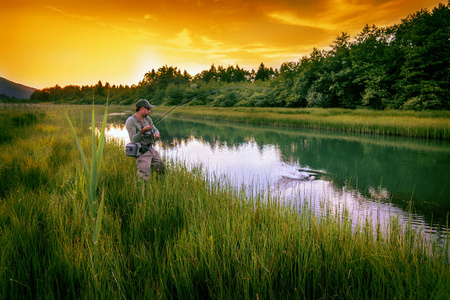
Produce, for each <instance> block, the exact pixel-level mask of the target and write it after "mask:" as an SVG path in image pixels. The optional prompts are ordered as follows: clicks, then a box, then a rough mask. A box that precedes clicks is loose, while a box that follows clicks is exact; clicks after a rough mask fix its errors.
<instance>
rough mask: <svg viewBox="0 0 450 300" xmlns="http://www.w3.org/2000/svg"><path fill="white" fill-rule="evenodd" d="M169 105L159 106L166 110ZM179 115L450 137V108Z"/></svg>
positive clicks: (211, 110)
mask: <svg viewBox="0 0 450 300" xmlns="http://www.w3.org/2000/svg"><path fill="white" fill-rule="evenodd" d="M170 109H171V108H170V107H158V108H157V109H155V112H157V113H160V114H163V113H164V112H166V111H169V110H170ZM173 115H174V116H176V117H178V118H183V117H187V118H193V119H209V120H220V121H231V122H239V123H248V124H258V125H270V126H277V127H293V128H307V129H321V130H329V131H340V132H347V133H367V134H378V135H395V136H407V137H414V138H425V139H442V140H448V139H450V112H448V111H424V112H415V111H399V110H393V111H374V110H367V109H358V110H350V109H321V108H308V109H289V108H245V107H239V108H235V107H233V108H220V107H192V106H187V107H186V106H185V107H181V108H178V109H176V110H173Z"/></svg>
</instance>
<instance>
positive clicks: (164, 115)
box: [153, 86, 243, 125]
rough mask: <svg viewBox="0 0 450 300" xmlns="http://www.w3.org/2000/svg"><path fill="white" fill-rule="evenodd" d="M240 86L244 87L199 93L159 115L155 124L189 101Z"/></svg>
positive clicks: (229, 88)
mask: <svg viewBox="0 0 450 300" xmlns="http://www.w3.org/2000/svg"><path fill="white" fill-rule="evenodd" d="M239 88H243V87H240V86H233V87H226V88H221V89H216V90H212V91H209V92H206V93H203V94H200V95H198V96H195V97H193V98H191V99H189V100H186V101H184V102H182V103H180V104H178V105H177V106H175V107H173V108H171V109H170V110H169V111H167V112H166V113H164V114H163V115H161V116H159V117H158V119H156V121H155V122H153V124H154V125H156V124H158V123H161V122H162V121H164V119H166V118H167V117H168V116H170V115H171V114H172V113H173V111H174V110H176V109H177V108H180V107H182V106H184V105H186V104H188V103H189V102H192V101H194V100H195V99H200V98H203V97H206V96H208V95H211V94H215V93H218V92H220V91H224V90H231V89H239Z"/></svg>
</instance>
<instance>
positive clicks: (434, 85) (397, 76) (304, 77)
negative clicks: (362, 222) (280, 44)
mask: <svg viewBox="0 0 450 300" xmlns="http://www.w3.org/2000/svg"><path fill="white" fill-rule="evenodd" d="M224 88H226V89H225V90H222V91H221V92H219V93H213V94H211V95H208V96H207V97H202V98H198V99H196V100H195V101H193V102H192V104H193V105H210V106H221V107H231V106H249V107H252V106H258V107H324V108H329V107H342V108H371V109H408V110H423V109H433V110H439V109H450V1H449V2H448V3H447V5H444V4H442V3H441V4H439V5H438V6H437V7H435V8H434V9H432V10H431V11H430V10H425V9H423V10H420V11H418V12H416V13H414V14H411V15H409V16H408V17H406V18H405V19H403V20H401V23H400V24H396V25H393V26H389V27H385V28H379V27H377V26H375V25H366V26H365V27H364V28H363V29H362V31H361V32H360V33H359V34H357V35H356V36H354V37H351V36H350V35H349V34H347V33H345V32H343V33H342V34H341V35H339V36H337V37H336V38H335V40H334V41H332V43H331V45H330V48H329V49H327V50H319V49H313V51H312V52H311V53H310V54H309V55H308V56H305V57H302V58H301V59H299V61H293V62H285V63H283V64H282V65H281V66H280V68H279V70H278V69H275V70H274V69H272V68H267V67H266V66H265V65H264V63H261V65H260V66H259V68H258V69H257V70H251V71H248V70H244V69H242V68H240V67H239V66H238V65H236V66H228V67H223V66H217V67H216V66H214V65H212V66H211V67H210V69H209V70H204V71H202V72H201V73H199V74H197V75H195V76H191V75H190V74H189V73H187V72H186V71H184V72H181V70H179V69H178V68H177V67H172V66H167V65H166V66H162V67H160V68H159V69H158V70H157V71H155V70H154V69H153V70H151V71H149V72H148V73H146V74H145V75H144V78H143V79H142V81H140V82H139V83H138V84H137V85H132V86H123V85H120V86H116V85H113V86H111V85H110V84H109V83H107V82H106V83H105V84H103V83H102V82H101V81H99V82H98V83H97V84H96V85H94V86H81V87H80V86H74V85H70V86H65V87H60V86H59V85H56V86H55V87H51V88H45V89H42V90H37V91H35V92H34V93H33V94H32V95H31V98H30V99H31V100H33V101H36V102H58V103H60V102H64V103H78V104H83V103H92V100H93V99H95V103H99V104H100V103H104V102H106V98H107V97H109V103H113V104H120V105H129V104H132V103H134V102H135V101H136V100H137V99H139V98H146V99H148V100H149V101H150V102H151V103H152V104H155V105H177V104H180V103H182V102H184V101H186V100H188V99H191V98H193V97H195V96H198V95H201V94H203V93H208V92H211V91H214V90H216V89H224Z"/></svg>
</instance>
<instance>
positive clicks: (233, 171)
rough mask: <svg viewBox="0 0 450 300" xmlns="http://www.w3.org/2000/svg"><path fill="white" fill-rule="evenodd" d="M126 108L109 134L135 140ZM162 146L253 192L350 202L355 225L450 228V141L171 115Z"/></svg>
mask: <svg viewBox="0 0 450 300" xmlns="http://www.w3.org/2000/svg"><path fill="white" fill-rule="evenodd" d="M126 118H127V116H126V115H114V116H110V117H109V122H110V124H109V126H108V129H107V136H109V137H114V138H119V139H121V140H122V143H124V144H126V143H128V142H129V138H128V134H127V132H126V130H125V128H124V123H125V120H126ZM158 129H159V131H160V132H161V140H160V141H159V142H158V143H157V145H156V146H155V147H156V148H157V149H158V151H159V152H160V154H161V155H162V156H163V157H165V158H166V159H175V160H177V161H184V162H186V164H187V165H188V166H190V167H194V166H199V165H201V166H202V167H203V169H204V170H206V171H207V172H208V174H209V176H210V177H211V178H213V177H216V178H217V177H221V176H226V177H227V178H228V180H229V182H230V183H231V184H232V185H234V186H236V188H245V189H246V190H247V192H248V193H252V194H256V193H265V192H270V194H271V195H277V196H279V197H280V198H281V199H282V201H284V202H286V203H289V204H291V205H296V206H297V207H301V205H303V204H304V203H308V205H310V206H311V207H313V209H315V210H316V211H317V212H318V213H321V212H323V210H324V205H325V206H326V207H327V208H328V210H327V211H328V212H333V211H336V210H338V211H342V209H343V208H346V209H347V211H348V214H349V217H350V218H351V219H352V223H353V224H357V223H360V224H361V223H364V222H366V221H367V220H368V219H370V220H372V222H373V223H374V224H376V223H380V224H381V225H382V226H386V225H387V224H388V222H389V221H390V220H391V217H392V216H396V217H398V218H399V220H400V222H402V223H403V224H406V223H408V222H409V223H411V224H413V225H414V226H415V227H416V228H419V229H421V230H423V231H424V232H425V233H433V234H436V235H437V236H441V235H443V234H445V227H446V224H447V218H448V214H449V212H450V184H449V183H450V142H449V141H432V140H422V139H412V138H404V137H386V136H374V135H362V134H341V133H337V132H329V131H319V130H302V129H290V128H276V127H269V126H255V125H245V124H236V123H220V122H208V121H199V120H188V119H184V120H180V119H174V118H168V119H166V120H165V121H164V122H162V123H160V124H159V126H158Z"/></svg>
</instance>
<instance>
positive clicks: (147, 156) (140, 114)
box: [125, 99, 166, 181]
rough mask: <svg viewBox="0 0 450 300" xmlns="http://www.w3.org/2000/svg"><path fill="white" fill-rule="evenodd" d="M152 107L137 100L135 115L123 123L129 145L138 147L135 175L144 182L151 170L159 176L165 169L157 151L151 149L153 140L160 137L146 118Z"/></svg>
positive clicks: (143, 100)
mask: <svg viewBox="0 0 450 300" xmlns="http://www.w3.org/2000/svg"><path fill="white" fill-rule="evenodd" d="M154 107H155V106H154V105H151V104H150V102H148V100H146V99H140V100H138V101H137V102H136V104H135V108H136V113H135V114H133V115H132V116H131V117H129V118H128V119H127V121H126V123H125V124H126V129H127V131H128V135H129V136H130V141H131V143H139V145H140V149H139V150H138V152H139V153H138V154H137V156H136V165H137V169H138V172H137V173H138V175H139V176H140V177H141V178H142V179H143V180H144V181H147V180H149V178H150V175H151V170H152V168H153V170H154V171H156V172H158V173H160V174H163V173H164V171H165V169H166V166H165V164H164V162H163V160H162V159H161V157H160V155H159V153H158V151H156V149H155V148H153V144H154V143H155V138H159V137H160V134H159V131H158V129H157V128H156V127H155V125H154V124H153V121H152V119H151V118H150V117H149V116H148V115H149V114H150V112H151V111H150V110H151V109H152V108H154Z"/></svg>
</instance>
